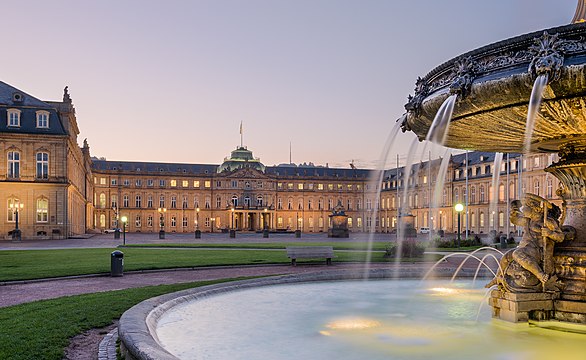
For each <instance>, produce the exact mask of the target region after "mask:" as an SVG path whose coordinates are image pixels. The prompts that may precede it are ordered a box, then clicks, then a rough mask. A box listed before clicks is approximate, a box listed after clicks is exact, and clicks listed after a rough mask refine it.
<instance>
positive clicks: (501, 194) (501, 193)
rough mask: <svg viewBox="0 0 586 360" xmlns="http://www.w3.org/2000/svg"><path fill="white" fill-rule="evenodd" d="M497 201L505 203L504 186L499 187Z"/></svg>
mask: <svg viewBox="0 0 586 360" xmlns="http://www.w3.org/2000/svg"><path fill="white" fill-rule="evenodd" d="M499 201H505V184H500V185H499Z"/></svg>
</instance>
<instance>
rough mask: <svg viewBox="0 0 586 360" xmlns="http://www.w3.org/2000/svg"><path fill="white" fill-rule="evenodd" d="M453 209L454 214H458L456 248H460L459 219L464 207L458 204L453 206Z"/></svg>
mask: <svg viewBox="0 0 586 360" xmlns="http://www.w3.org/2000/svg"><path fill="white" fill-rule="evenodd" d="M454 208H455V209H456V212H457V213H458V237H457V239H458V240H457V243H458V248H460V232H461V231H460V217H461V215H462V210H464V205H462V204H460V203H458V204H456V205H455V206H454Z"/></svg>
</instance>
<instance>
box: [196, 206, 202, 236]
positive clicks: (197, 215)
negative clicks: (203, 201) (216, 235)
mask: <svg viewBox="0 0 586 360" xmlns="http://www.w3.org/2000/svg"><path fill="white" fill-rule="evenodd" d="M195 216H196V218H195V238H196V239H201V230H199V208H196V209H195Z"/></svg>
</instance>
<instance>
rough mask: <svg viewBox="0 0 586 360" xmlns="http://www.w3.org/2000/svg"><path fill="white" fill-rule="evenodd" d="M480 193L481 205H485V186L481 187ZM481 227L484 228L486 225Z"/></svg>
mask: <svg viewBox="0 0 586 360" xmlns="http://www.w3.org/2000/svg"><path fill="white" fill-rule="evenodd" d="M479 191H480V203H481V204H482V203H485V202H486V197H485V193H484V185H480V188H479ZM481 214H482V213H481ZM480 226H484V225H480Z"/></svg>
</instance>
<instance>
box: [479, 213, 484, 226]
mask: <svg viewBox="0 0 586 360" xmlns="http://www.w3.org/2000/svg"><path fill="white" fill-rule="evenodd" d="M479 220H480V221H479V222H480V227H481V228H483V227H484V213H483V212H482V211H481V212H480V219H479Z"/></svg>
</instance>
